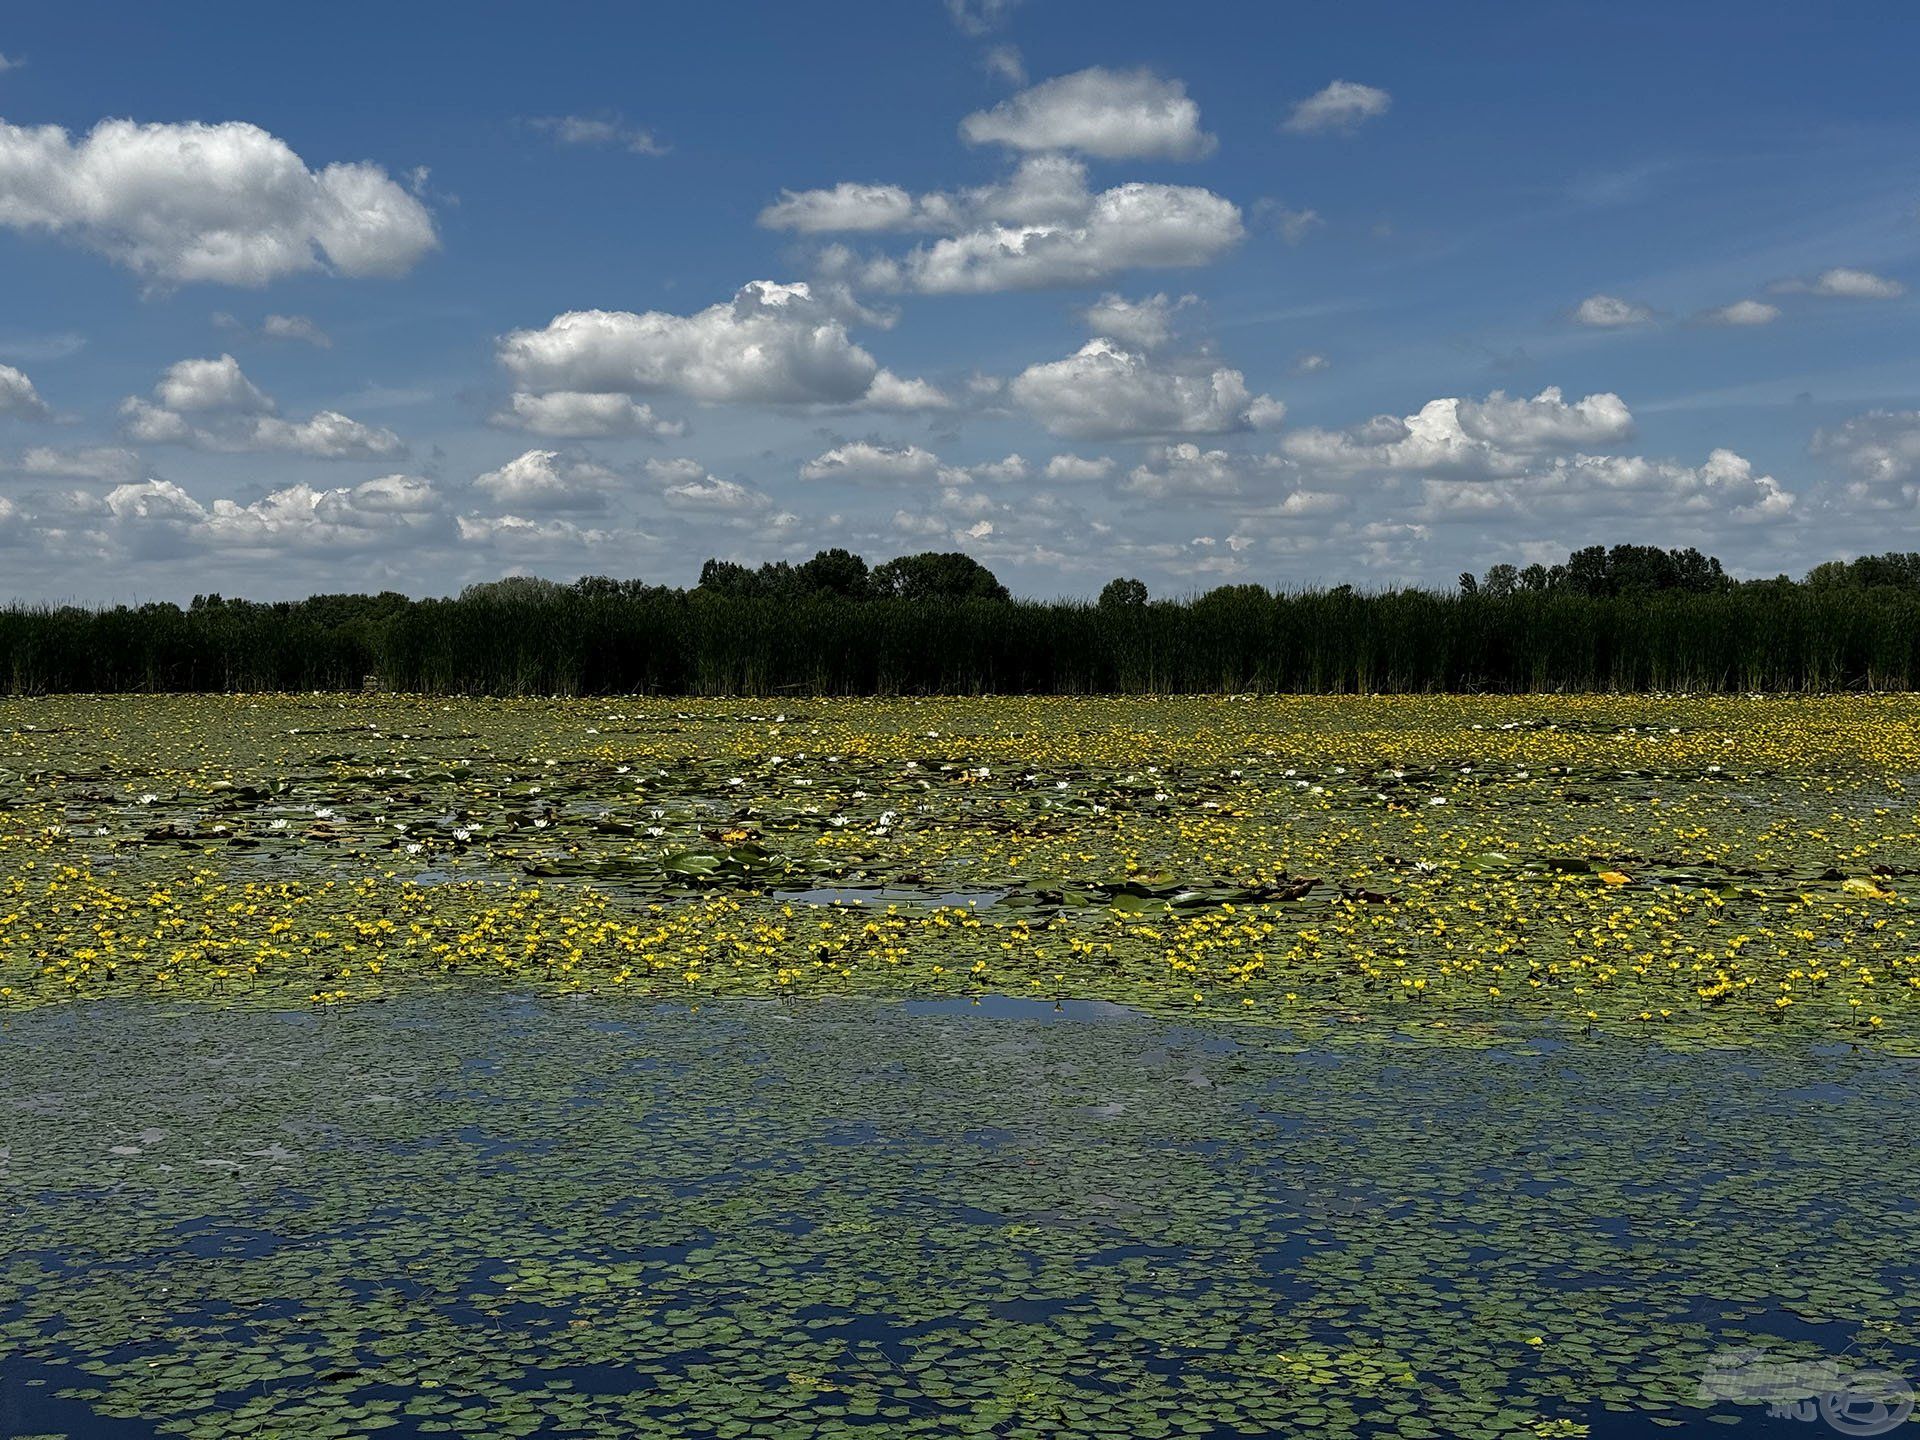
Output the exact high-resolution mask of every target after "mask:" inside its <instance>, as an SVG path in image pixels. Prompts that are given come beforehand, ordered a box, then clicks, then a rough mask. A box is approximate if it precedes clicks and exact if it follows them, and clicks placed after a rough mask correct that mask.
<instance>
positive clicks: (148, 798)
mask: <svg viewBox="0 0 1920 1440" xmlns="http://www.w3.org/2000/svg"><path fill="white" fill-rule="evenodd" d="M159 798H160V797H159V796H158V795H155V794H154V793H153V792H152V791H151V790H149V791H148V792H147V793H146V794H145V795H142V796H141V797H140V803H141V804H142V805H151V804H153V802H154V801H156V800H158V799H159Z"/></svg>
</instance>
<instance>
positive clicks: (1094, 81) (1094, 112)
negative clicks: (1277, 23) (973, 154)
mask: <svg viewBox="0 0 1920 1440" xmlns="http://www.w3.org/2000/svg"><path fill="white" fill-rule="evenodd" d="M960 135H961V138H963V139H964V140H966V141H967V143H968V144H971V145H1005V146H1008V147H1010V148H1012V149H1015V150H1032V151H1055V150H1073V151H1078V152H1079V153H1081V154H1083V155H1092V156H1094V157H1095V158H1097V159H1101V160H1197V159H1199V158H1201V157H1202V156H1205V155H1210V154H1212V153H1213V151H1214V149H1215V147H1216V146H1217V144H1218V143H1219V142H1218V141H1217V140H1216V139H1215V138H1214V137H1213V136H1212V135H1209V134H1207V133H1206V132H1205V131H1204V130H1202V129H1201V128H1200V107H1199V106H1198V105H1197V104H1195V103H1194V101H1193V100H1192V99H1190V98H1189V97H1188V95H1187V87H1186V86H1185V85H1183V84H1182V83H1181V82H1180V81H1178V80H1163V79H1161V78H1160V77H1159V76H1157V75H1155V74H1154V73H1153V72H1152V71H1150V70H1108V69H1105V68H1103V67H1100V66H1094V67H1093V68H1092V69H1088V70H1081V71H1077V72H1076V73H1074V74H1072V75H1062V76H1059V77H1057V78H1055V79H1052V80H1047V81H1043V82H1042V83H1041V84H1038V85H1036V86H1034V87H1033V88H1032V89H1030V90H1022V91H1021V92H1020V93H1019V94H1018V95H1014V96H1011V97H1009V98H1008V99H1006V100H1003V101H1001V102H1000V103H999V104H998V105H996V106H994V107H993V108H992V109H991V110H977V111H975V112H974V113H973V114H971V115H969V116H967V117H966V118H965V119H964V120H962V121H961V122H960Z"/></svg>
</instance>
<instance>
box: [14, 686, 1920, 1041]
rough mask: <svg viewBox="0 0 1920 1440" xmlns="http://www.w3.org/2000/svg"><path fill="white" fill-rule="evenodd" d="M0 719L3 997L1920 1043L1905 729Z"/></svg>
mask: <svg viewBox="0 0 1920 1440" xmlns="http://www.w3.org/2000/svg"><path fill="white" fill-rule="evenodd" d="M0 731H5V732H10V733H8V737H7V745H6V753H5V755H4V757H3V759H0V764H3V765H4V770H0V807H4V808H0V1005H11V1006H24V1005H32V1004H39V1003H46V1002H49V1001H54V1000H62V999H78V998H87V997H95V996H102V995H110V994H125V993H137V994H153V995H178V996H195V997H220V998H224V999H227V1000H235V1001H238V1000H246V1001H255V1002H258V1001H266V1002H269V1003H276V1004H301V1005H307V1004H321V1005H326V1004H333V1003H339V1002H347V1001H360V1000H368V999H377V998H380V997H383V996H387V995H391V994H393V993H395V992H396V991H397V990H399V989H401V988H403V987H409V986H418V985H422V984H442V985H477V984H496V985H497V984H501V983H510V984H516V985H533V986H540V987H553V988H559V989H574V990H595V991H616V990H623V991H631V992H633V993H635V994H638V995H643V996H651V997H654V998H656V999H658V998H666V999H675V1000H680V999H687V1000H695V1001H697V1000H699V999H702V998H704V997H711V996H723V995H758V996H791V997H803V996H810V995H820V994H952V995H964V994H981V993H988V992H1002V993H1013V994H1021V995H1041V996H1047V997H1053V996H1059V997H1078V998H1105V999H1115V1000H1123V1001H1128V1002H1132V1003H1136V1004H1140V1005H1143V1006H1147V1007H1149V1008H1155V1009H1170V1008H1196V1007H1197V1008H1202V1009H1205V1010H1206V1011H1209V1012H1213V1013H1218V1012H1220V1011H1223V1010H1224V1011H1231V1012H1232V1013H1234V1014H1238V1015H1242V1016H1245V1017H1247V1018H1250V1019H1256V1020H1262V1021H1278V1022H1286V1023H1307V1022H1310V1021H1311V1022H1327V1023H1334V1024H1339V1025H1341V1026H1347V1027H1375V1028H1379V1029H1381V1030H1382V1031H1383V1032H1384V1031H1385V1030H1388V1029H1392V1028H1406V1027H1414V1026H1418V1027H1427V1028H1433V1027H1452V1028H1466V1029H1472V1028H1473V1027H1476V1026H1478V1025H1480V1024H1482V1023H1483V1022H1487V1021H1499V1020H1508V1019H1515V1018H1519V1019H1532V1020H1540V1021H1553V1022H1559V1023H1564V1024H1569V1025H1573V1026H1578V1027H1581V1028H1584V1029H1589V1030H1597V1031H1601V1032H1606V1033H1621V1032H1627V1033H1633V1034H1648V1033H1654V1034H1660V1035H1662V1036H1665V1037H1669V1038H1675V1039H1686V1040H1688V1041H1700V1040H1712V1039H1724V1040H1728V1041H1739V1040H1743V1039H1750V1038H1752V1037H1754V1036H1758V1035H1776V1034H1777V1035H1805V1034H1812V1035H1818V1036H1825V1037H1829V1038H1834V1039H1840V1040H1846V1041H1850V1042H1868V1043H1873V1044H1875V1045H1880V1046H1885V1047H1888V1048H1895V1049H1912V1048H1915V1047H1916V1045H1920V935H1917V934H1916V931H1915V924H1914V920H1913V910H1912V908H1911V906H1910V905H1909V903H1908V891H1909V888H1910V887H1911V886H1912V885H1913V883H1914V882H1913V881H1912V880H1910V879H1909V878H1908V876H1907V874H1906V873H1905V872H1907V871H1909V870H1912V869H1917V868H1920V823H1917V822H1920V816H1917V815H1916V811H1915V807H1914V803H1913V800H1912V798H1911V794H1910V791H1909V789H1908V786H1909V784H1910V782H1911V780H1912V777H1913V776H1914V775H1916V774H1920V701H1916V700H1913V699H1908V698H1905V697H1842V698H1833V699H1816V700H1783V699H1761V698H1753V699H1737V698H1734V699H1730V698H1719V699H1683V698H1613V697H1572V698H1541V697H1524V698H1498V699H1496V698H1466V697H1433V698H1412V697H1396V698H1341V699H1327V698H1266V699H1259V700H1252V699H1238V700H1235V699H1180V700H1158V701H1123V700H1105V699H1058V698H1047V699H1000V700H905V701H892V702H886V701H869V700H849V701H816V700H806V701H798V700H796V701H794V702H793V703H792V705H791V706H790V707H789V708H788V710H787V711H786V712H783V711H782V710H781V709H779V708H778V707H777V706H770V705H769V704H767V703H764V702H758V703H756V702H733V701H729V702H689V701H679V700H675V701H667V700H635V699H627V700H595V701H565V702H561V701H555V702H500V701H468V702H448V701H441V700H408V699H399V698H389V697H350V698H342V697H331V696H328V697H273V698H260V697H234V698H220V697H200V698H127V697H120V698H109V699H88V698H79V697H76V698H65V699H60V700H54V701H14V702H9V703H7V704H6V705H4V706H0ZM855 898H859V899H862V900H864V901H865V902H866V903H865V904H862V905H858V906H855V905H850V904H827V903H820V902H823V901H833V900H842V901H844V900H851V899H855Z"/></svg>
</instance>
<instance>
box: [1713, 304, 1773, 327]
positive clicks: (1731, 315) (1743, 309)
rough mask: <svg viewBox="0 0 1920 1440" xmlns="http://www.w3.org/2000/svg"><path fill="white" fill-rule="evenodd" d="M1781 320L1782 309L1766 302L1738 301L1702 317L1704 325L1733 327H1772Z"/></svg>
mask: <svg viewBox="0 0 1920 1440" xmlns="http://www.w3.org/2000/svg"><path fill="white" fill-rule="evenodd" d="M1779 318H1780V307H1779V306H1778V305H1769V304H1767V302H1766V301H1764V300H1736V301H1734V302H1733V303H1732V304H1731V305H1721V306H1719V307H1717V308H1716V309H1713V310H1707V311H1704V312H1702V313H1701V315H1700V319H1701V321H1702V323H1704V324H1707V325H1731V326H1753V325H1771V324H1772V323H1773V322H1774V321H1776V320H1778V319H1779Z"/></svg>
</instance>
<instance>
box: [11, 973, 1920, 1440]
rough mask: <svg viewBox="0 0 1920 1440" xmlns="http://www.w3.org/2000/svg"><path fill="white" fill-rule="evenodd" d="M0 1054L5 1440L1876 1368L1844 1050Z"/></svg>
mask: <svg viewBox="0 0 1920 1440" xmlns="http://www.w3.org/2000/svg"><path fill="white" fill-rule="evenodd" d="M0 1043H3V1044H4V1046H5V1054H6V1064H5V1067H4V1070H3V1071H0V1195H4V1200H5V1213H6V1214H7V1216H8V1222H7V1228H6V1236H5V1244H4V1262H3V1263H0V1355H4V1357H5V1358H4V1360H0V1433H5V1434H7V1435H9V1436H18V1435H22V1434H58V1433H70V1434H72V1435H75V1436H80V1437H88V1436H99V1437H121V1436H127V1437H132V1436H144V1435H156V1434H165V1435H185V1436H191V1437H196V1440H225V1437H241V1436H285V1437H303V1440H305V1437H315V1436H321V1437H350V1436H361V1435H371V1434H375V1433H385V1434H391V1435H394V1436H411V1435H449V1436H456V1437H468V1440H475V1437H504V1436H522V1435H555V1436H562V1435H564V1436H595V1437H598V1436H604V1437H609V1440H613V1437H626V1436H652V1435H658V1436H663V1437H665V1436H672V1437H681V1436H702V1437H704V1436H720V1437H794V1440H799V1437H830V1436H862V1437H883V1436H895V1435H922V1434H924V1435H930V1436H931V1435H940V1436H948V1435H961V1436H983V1437H984V1436H995V1437H1001V1440H1016V1437H1033V1440H1039V1437H1056V1436H1070V1435H1084V1436H1090V1437H1092V1436H1098V1437H1114V1436H1145V1437H1152V1440H1158V1437H1170V1436H1195V1437H1199V1436H1236V1437H1237V1436H1256V1435H1272V1434H1298V1435H1307V1434H1313V1435H1333V1436H1340V1435H1373V1434H1381V1435H1398V1436H1408V1437H1426V1436H1436V1435H1452V1436H1469V1437H1483V1436H1514V1437H1530V1436H1539V1437H1548V1436H1573V1435H1581V1434H1588V1433H1591V1434H1593V1435H1596V1436H1607V1435H1643V1434H1654V1433H1664V1431H1665V1430H1666V1429H1669V1428H1675V1427H1682V1426H1684V1427H1688V1428H1691V1429H1693V1430H1694V1431H1695V1432H1696V1433H1697V1432H1698V1431H1699V1430H1700V1428H1701V1426H1702V1425H1703V1424H1705V1423H1715V1422H1720V1423H1728V1422H1731V1423H1739V1424H1742V1425H1743V1426H1744V1425H1749V1424H1751V1425H1753V1426H1756V1427H1765V1426H1767V1425H1768V1424H1769V1423H1772V1424H1774V1425H1780V1424H1785V1423H1788V1422H1782V1421H1779V1420H1775V1421H1772V1422H1769V1421H1768V1419H1767V1412H1766V1409H1765V1408H1764V1407H1755V1406H1751V1405H1741V1404H1738V1403H1732V1402H1729V1401H1727V1400H1725V1399H1724V1398H1721V1397H1720V1395H1719V1393H1718V1392H1716V1391H1715V1390H1714V1388H1713V1387H1712V1386H1711V1385H1707V1384H1705V1383H1704V1382H1705V1381H1706V1380H1707V1379H1708V1378H1709V1377H1710V1376H1712V1375H1713V1374H1716V1373H1719V1371H1718V1370H1717V1369H1716V1367H1719V1368H1720V1369H1724V1364H1725V1359H1726V1357H1727V1356H1729V1355H1733V1356H1741V1355H1748V1354H1751V1353H1754V1351H1755V1349H1756V1347H1758V1348H1760V1349H1764V1350H1765V1351H1766V1353H1768V1354H1771V1355H1774V1356H1776V1357H1781V1358H1783V1359H1791V1358H1792V1357H1804V1358H1805V1359H1806V1360H1807V1361H1809V1362H1812V1361H1814V1360H1816V1359H1819V1358H1820V1357H1835V1356H1841V1355H1844V1356H1845V1357H1846V1362H1847V1363H1848V1364H1849V1365H1852V1366H1855V1367H1875V1368H1877V1369H1878V1370H1879V1371H1880V1372H1881V1373H1883V1374H1886V1373H1893V1374H1902V1373H1904V1374H1909V1375H1910V1374H1913V1373H1915V1370H1916V1365H1917V1364H1920V1331H1917V1330H1916V1324H1917V1323H1920V1292H1916V1288H1915V1284H1914V1281H1915V1273H1914V1272H1915V1263H1916V1262H1915V1259H1914V1257H1915V1255H1916V1254H1920V1215H1916V1211H1915V1206H1914V1202H1913V1198H1912V1197H1913V1183H1912V1182H1913V1163H1912V1156H1913V1154H1914V1147H1915V1144H1916V1140H1917V1139H1920V1136H1916V1133H1915V1132H1916V1129H1917V1128H1920V1071H1917V1070H1916V1066H1915V1064H1914V1062H1911V1061H1907V1060H1903V1059H1899V1058H1892V1057H1887V1056H1884V1055H1877V1054H1873V1053H1866V1052H1846V1051H1842V1052H1840V1053H1832V1054H1813V1053H1808V1052H1805V1051H1800V1052H1793V1051H1788V1050H1784V1049H1773V1050H1769V1051H1766V1052H1764V1053H1753V1052H1740V1053H1734V1052H1708V1051H1700V1052H1694V1053H1675V1052H1670V1051H1664V1050H1657V1049H1648V1048H1645V1047H1638V1046H1627V1045H1622V1044H1618V1043H1603V1042H1601V1041H1598V1040H1590V1039H1583V1038H1575V1039H1572V1040H1566V1041H1560V1040H1553V1039H1538V1038H1535V1039H1531V1040H1530V1039H1529V1038H1527V1037H1526V1036H1524V1035H1522V1034H1519V1033H1515V1034H1511V1035H1506V1036H1499V1037H1490V1043H1488V1044H1486V1045H1484V1046H1482V1047H1481V1048H1478V1049H1459V1048H1456V1047H1451V1046H1444V1045H1433V1044H1428V1043H1419V1042H1412V1041H1406V1040H1399V1041H1390V1042H1386V1043H1367V1044H1357V1043H1350V1044H1347V1045H1345V1046H1343V1047H1342V1048H1338V1049H1320V1048H1313V1047H1308V1046H1304V1045H1302V1044H1300V1043H1298V1042H1297V1040H1296V1039H1295V1038H1294V1037H1292V1036H1290V1035H1288V1034H1287V1033H1286V1032H1284V1031H1281V1030H1279V1029H1274V1028H1258V1027H1246V1026H1228V1027H1221V1026H1218V1025H1215V1024H1206V1025H1192V1024H1183V1023H1178V1022H1169V1021H1165V1020H1160V1019H1155V1018H1151V1017H1145V1016H1141V1015H1138V1014H1136V1013H1133V1012H1130V1011H1128V1010H1126V1009H1124V1008H1123V1007H1117V1006H1111V1005H1107V1006H1080V1005H1069V1006H1066V1007H1063V1009H1062V1011H1061V1012H1060V1013H1057V1014H1056V1013H1055V1012H1054V1011H1053V1009H1052V1007H1051V1006H1049V1005H1047V1004H1045V1003H1035V1002H1032V1001H1004V1000H994V1001H992V1002H990V1003H987V1004H983V1005H980V1006H978V1007H974V1006H970V1005H967V1004H964V1003H961V1004H955V1003H953V1002H918V1003H907V1004H901V1003H888V1002H873V1001H855V1000H834V999H824V1000H817V1001H811V1002H806V1003H801V1004H780V1003H770V1002H753V1001H727V1002H721V1003H719V1004H717V1005H709V1006H705V1007H702V1008H701V1009H699V1010H697V1011H696V1010H690V1009H687V1008H684V1007H678V1006H657V1007H647V1006H639V1005H635V1004H633V1003H632V1002H631V1001H624V1000H617V999H612V998H604V997H592V996H583V997H575V998H565V997H554V996H514V995H501V994H495V995H485V996H482V995H418V996H411V997H406V998H403V999H400V1000H397V1001H395V1002H394V1003H392V1004H389V1005H385V1006H359V1007H348V1008H344V1009H340V1010H337V1011H333V1012H330V1013H327V1014H322V1015H316V1014H314V1013H312V1012H310V1011H294V1012H273V1011H269V1010H265V1009H261V1008H257V1007H235V1008H225V1009H222V1008H212V1007H206V1006H190V1007H173V1006H159V1005H154V1004H152V1003H149V1002H145V1001H140V1000H134V999H120V1000H107V1001H102V1002H99V1003H97V1004H91V1005H73V1006H60V1007H42V1008H40V1009H37V1010H34V1011H32V1012H28V1013H24V1014H19V1015H16V1016H14V1017H13V1018H12V1019H11V1020H10V1021H9V1022H8V1023H7V1026H6V1030H5V1034H4V1038H3V1039H0ZM1808 1406H1809V1413H1812V1409H1811V1407H1812V1402H1811V1401H1809V1402H1808ZM1836 1428H1838V1427H1836ZM1796 1432H1797V1433H1801V1434H1808V1433H1818V1432H1814V1431H1812V1430H1810V1429H1809V1428H1808V1427H1805V1426H1794V1427H1791V1429H1790V1430H1789V1431H1788V1432H1787V1433H1796ZM1845 1433H1871V1432H1869V1431H1864V1430H1860V1431H1854V1432H1845Z"/></svg>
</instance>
